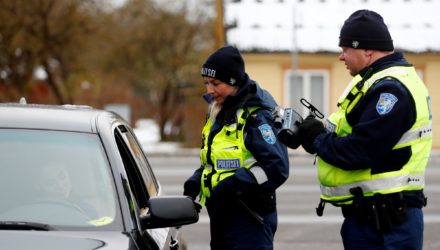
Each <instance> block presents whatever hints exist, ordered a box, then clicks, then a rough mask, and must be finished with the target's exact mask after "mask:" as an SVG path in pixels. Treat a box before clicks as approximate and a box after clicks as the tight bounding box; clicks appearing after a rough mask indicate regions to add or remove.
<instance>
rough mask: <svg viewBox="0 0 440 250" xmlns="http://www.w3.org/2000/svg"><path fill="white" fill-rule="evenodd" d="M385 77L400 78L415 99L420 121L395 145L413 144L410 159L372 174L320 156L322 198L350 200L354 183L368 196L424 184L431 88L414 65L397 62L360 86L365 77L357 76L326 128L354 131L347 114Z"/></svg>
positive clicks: (340, 201) (339, 202)
mask: <svg viewBox="0 0 440 250" xmlns="http://www.w3.org/2000/svg"><path fill="white" fill-rule="evenodd" d="M384 78H395V79H398V80H399V81H400V82H401V83H403V84H404V85H405V86H406V88H407V89H408V90H409V92H410V93H411V95H412V97H413V99H414V101H415V105H416V112H417V117H416V121H415V123H414V124H413V126H412V127H411V128H410V129H409V130H408V131H407V132H406V133H404V134H403V135H402V137H401V138H400V140H399V142H397V144H396V145H394V147H393V150H394V149H399V148H403V147H407V146H410V147H411V152H412V154H411V157H410V159H409V161H408V162H407V163H406V164H405V165H404V166H403V167H402V168H401V169H400V170H398V171H392V172H384V173H379V174H371V169H359V170H352V171H346V170H343V169H341V168H338V167H337V166H333V165H332V164H330V163H327V162H326V161H325V160H324V159H322V158H320V157H318V178H319V181H320V184H321V199H323V200H325V201H328V202H330V203H333V204H336V205H342V204H350V203H352V198H353V195H352V194H351V193H350V189H351V188H354V187H361V188H362V190H363V193H364V194H363V195H364V196H372V195H374V194H375V193H381V194H388V193H395V192H400V191H407V190H422V189H423V188H424V185H425V168H426V165H427V163H428V159H429V155H430V152H431V146H432V129H431V128H432V119H431V118H432V117H431V110H430V104H429V102H430V100H429V99H430V97H429V93H428V90H427V88H426V86H425V85H424V83H423V82H422V80H421V79H420V78H419V77H418V75H417V73H416V71H415V69H414V67H405V66H394V67H390V68H387V69H385V70H383V71H379V72H377V73H375V74H373V75H372V76H371V77H369V78H368V79H367V80H366V81H364V83H363V86H361V87H359V86H357V85H359V84H358V83H359V82H360V81H361V80H362V78H361V76H359V75H357V76H355V77H354V78H353V80H352V82H351V83H350V84H349V86H348V87H347V89H346V91H344V93H343V94H342V96H341V97H340V99H339V101H338V103H339V110H338V111H337V112H335V113H333V114H331V115H330V116H329V117H328V119H327V123H326V128H327V129H328V130H330V131H331V132H335V133H336V134H337V135H338V136H347V135H349V134H351V132H352V127H351V126H350V124H349V123H348V122H347V114H349V113H350V112H351V110H352V109H353V108H354V107H355V106H356V104H357V103H358V102H359V101H360V100H361V99H362V97H363V96H364V95H365V93H366V92H367V91H368V89H369V88H370V87H371V86H373V85H374V84H375V83H376V82H378V81H379V80H381V79H384Z"/></svg>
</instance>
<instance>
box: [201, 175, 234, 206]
mask: <svg viewBox="0 0 440 250" xmlns="http://www.w3.org/2000/svg"><path fill="white" fill-rule="evenodd" d="M240 183H241V182H240V181H239V180H238V179H237V178H236V177H235V176H234V175H233V176H230V177H228V178H226V179H224V180H222V181H221V182H219V183H218V184H217V186H215V187H214V188H213V189H212V191H211V196H210V197H209V198H208V199H207V203H206V206H213V207H215V206H224V205H225V203H226V202H228V201H231V200H232V199H234V198H235V197H237V196H238V195H240V194H241V192H242V191H241V185H240Z"/></svg>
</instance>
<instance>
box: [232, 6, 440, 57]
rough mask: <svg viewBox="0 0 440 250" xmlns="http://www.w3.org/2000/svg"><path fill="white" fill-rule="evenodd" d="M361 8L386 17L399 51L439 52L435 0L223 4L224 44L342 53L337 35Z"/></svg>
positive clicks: (253, 48) (245, 48)
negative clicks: (350, 16) (349, 17)
mask: <svg viewBox="0 0 440 250" xmlns="http://www.w3.org/2000/svg"><path fill="white" fill-rule="evenodd" d="M358 9H369V10H373V11H376V12H378V13H379V14H380V15H382V17H383V18H384V21H385V23H386V24H387V26H388V28H389V30H390V33H391V36H392V38H393V41H394V47H395V49H399V50H403V51H408V52H415V53H420V52H440V15H439V14H438V11H439V10H440V1H436V0H224V22H225V27H226V41H227V43H228V44H230V45H234V46H237V47H238V48H239V49H240V50H242V51H269V52H283V51H284V52H286V51H292V50H296V51H299V52H310V53H312V52H339V51H340V48H339V47H338V41H339V39H338V38H339V31H340V28H341V27H342V24H343V23H344V21H345V20H346V19H347V18H348V16H349V15H350V14H351V13H353V12H354V11H356V10H358Z"/></svg>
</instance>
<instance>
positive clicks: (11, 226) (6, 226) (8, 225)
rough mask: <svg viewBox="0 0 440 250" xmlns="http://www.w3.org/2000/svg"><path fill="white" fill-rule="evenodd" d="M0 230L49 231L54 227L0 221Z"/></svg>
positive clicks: (33, 223) (41, 224) (35, 223)
mask: <svg viewBox="0 0 440 250" xmlns="http://www.w3.org/2000/svg"><path fill="white" fill-rule="evenodd" d="M0 230H37V231H51V230H55V228H54V227H52V226H50V225H48V224H43V223H38V222H26V221H0Z"/></svg>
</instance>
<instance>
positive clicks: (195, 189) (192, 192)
mask: <svg viewBox="0 0 440 250" xmlns="http://www.w3.org/2000/svg"><path fill="white" fill-rule="evenodd" d="M199 193H200V183H199V182H197V181H194V180H191V179H189V180H187V181H185V183H184V184H183V195H185V196H188V197H190V198H191V199H192V200H195V199H196V197H197V195H199Z"/></svg>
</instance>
